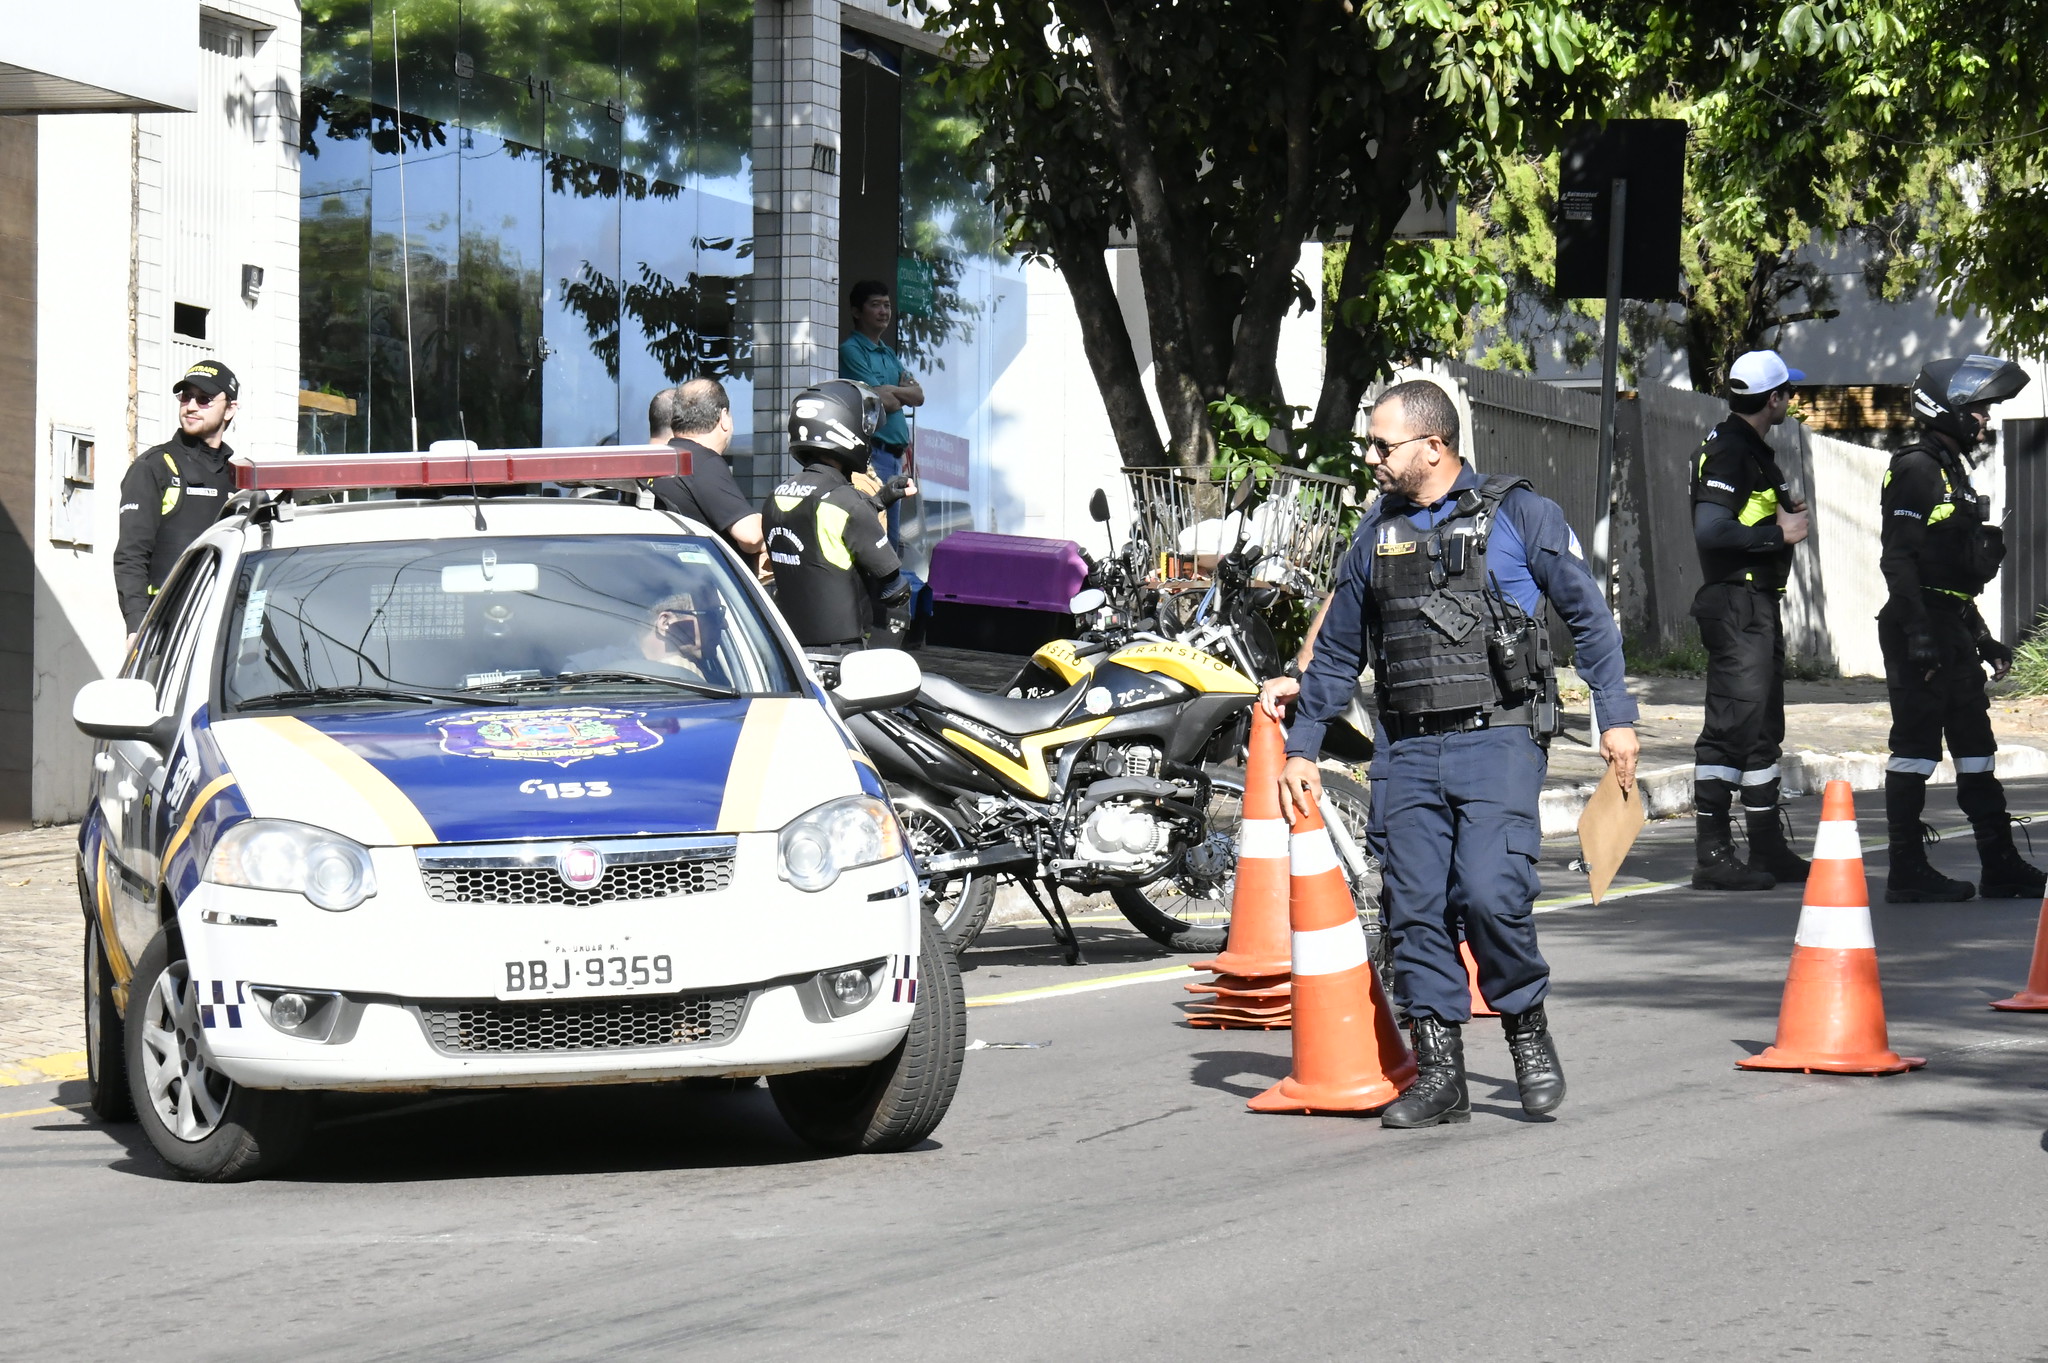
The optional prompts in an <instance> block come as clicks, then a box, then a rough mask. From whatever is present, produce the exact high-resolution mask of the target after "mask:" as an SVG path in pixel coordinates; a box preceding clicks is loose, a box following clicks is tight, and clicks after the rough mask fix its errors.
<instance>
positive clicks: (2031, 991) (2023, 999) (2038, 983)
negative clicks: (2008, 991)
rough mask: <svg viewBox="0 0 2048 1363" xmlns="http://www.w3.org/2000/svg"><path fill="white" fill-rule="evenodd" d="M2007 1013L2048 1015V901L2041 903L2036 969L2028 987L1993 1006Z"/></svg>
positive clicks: (2035, 940)
mask: <svg viewBox="0 0 2048 1363" xmlns="http://www.w3.org/2000/svg"><path fill="white" fill-rule="evenodd" d="M1991 1006H1992V1007H1993V1008H1996V1009H1999V1010H2000V1011H2002V1012H2007V1013H2048V899H2044V900H2042V901H2041V925H2040V926H2039V927H2037V928H2036V929H2035V930H2034V967H2033V969H2031V970H2029V971H2028V972H2027V987H2026V988H2025V989H2022V990H2020V992H2019V993H2017V994H2014V995H2013V996H2012V997H2011V998H2009V999H2000V1000H1999V1001H1998V1002H1996V1003H1994V1004H1992V1005H1991Z"/></svg>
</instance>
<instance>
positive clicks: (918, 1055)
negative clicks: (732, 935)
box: [768, 913, 967, 1155]
mask: <svg viewBox="0 0 2048 1363" xmlns="http://www.w3.org/2000/svg"><path fill="white" fill-rule="evenodd" d="M918 933H919V936H920V949H919V953H918V958H917V998H916V1000H915V1002H914V1003H913V1005H912V1007H911V1013H910V1030H909V1031H908V1032H907V1033H905V1034H904V1037H903V1040H902V1041H900V1042H898V1043H897V1045H896V1049H895V1050H893V1051H891V1052H889V1054H888V1055H886V1056H884V1057H882V1058H881V1059H880V1060H877V1061H875V1062H874V1063H872V1064H868V1065H862V1066H859V1067H858V1068H855V1069H833V1070H805V1071H802V1072H801V1073H798V1074H776V1075H770V1076H769V1078H768V1091H769V1092H770V1093H771V1094H773V1095H774V1098H775V1106H776V1107H777V1108H778V1109H779V1110H780V1111H781V1113H782V1118H783V1120H784V1121H786V1122H788V1123H789V1126H790V1129H791V1130H792V1131H794V1132H796V1134H797V1135H798V1136H800V1137H802V1138H803V1140H804V1141H805V1142H806V1143H808V1144H810V1145H814V1146H816V1147H817V1148H818V1149H820V1150H829V1151H831V1152H833V1153H835V1154H844V1155H855V1154H860V1155H869V1154H882V1153H886V1152H889V1151H894V1150H907V1149H909V1148H910V1147H911V1146H913V1145H916V1144H917V1143H918V1142H919V1141H921V1140H923V1139H924V1138H925V1137H926V1136H929V1135H931V1133H932V1132H933V1131H934V1130H936V1129H937V1128H938V1125H939V1122H940V1121H941V1119H943V1118H944V1117H945V1115H946V1109H947V1108H949V1107H951V1106H952V1105H953V1092H954V1090H955V1089H957V1088H958V1087H959V1086H960V1069H961V1066H962V1064H963V1063H964V1062H965V1060H966V1056H967V996H966V992H965V991H964V990H963V989H962V988H961V986H960V966H959V963H958V962H957V961H955V960H954V959H953V953H952V952H951V951H950V950H949V949H948V948H947V946H946V943H945V940H944V939H943V938H942V937H941V936H940V933H939V926H938V924H937V923H936V922H935V921H933V919H932V916H931V915H930V914H928V913H920V914H918Z"/></svg>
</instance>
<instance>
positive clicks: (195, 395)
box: [177, 388, 221, 407]
mask: <svg viewBox="0 0 2048 1363" xmlns="http://www.w3.org/2000/svg"><path fill="white" fill-rule="evenodd" d="M177 396H178V405H179V406H180V407H211V406H213V400H214V399H215V398H217V397H220V396H221V394H219V393H199V392H194V391H193V390H192V389H190V388H183V389H180V390H179V391H178V395H177Z"/></svg>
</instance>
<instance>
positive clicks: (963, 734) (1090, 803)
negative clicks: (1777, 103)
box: [848, 640, 1367, 961]
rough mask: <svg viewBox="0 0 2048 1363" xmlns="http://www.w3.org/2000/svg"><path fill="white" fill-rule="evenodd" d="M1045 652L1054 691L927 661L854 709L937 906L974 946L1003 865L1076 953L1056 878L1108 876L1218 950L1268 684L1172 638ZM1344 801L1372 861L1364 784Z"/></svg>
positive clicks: (1113, 890) (961, 942)
mask: <svg viewBox="0 0 2048 1363" xmlns="http://www.w3.org/2000/svg"><path fill="white" fill-rule="evenodd" d="M1063 645H1064V647H1063ZM1040 654H1041V658H1042V660H1043V661H1045V662H1046V663H1047V664H1048V665H1050V666H1053V667H1055V668H1056V669H1059V670H1060V671H1061V672H1062V673H1063V674H1064V675H1065V676H1066V679H1067V685H1066V686H1064V687H1063V688H1061V689H1059V690H1057V691H1054V692H1053V693H1052V694H1049V695H1043V696H1036V697H1021V696H1007V695H993V694H990V693H987V692H982V691H974V690H970V689H969V688H967V687H964V686H961V685H959V684H958V683H956V682H953V681H950V680H948V679H947V678H945V677H941V676H935V675H929V674H928V675H927V676H926V677H925V679H924V684H923V687H922V689H920V691H919V692H918V695H917V697H916V698H915V699H914V700H913V701H912V702H911V703H910V704H909V705H907V706H905V707H904V708H902V709H900V710H891V711H879V712H872V713H867V714H862V715H857V716H854V717H852V718H851V719H849V721H848V723H849V725H850V726H851V727H852V729H853V732H854V736H855V737H856V738H857V739H858V740H859V741H860V743H861V745H862V747H864V748H865V749H866V750H867V753H868V755H869V757H870V758H872V759H873V761H874V763H875V766H876V769H877V770H878V771H879V772H880V773H881V775H882V778H883V780H884V781H885V782H886V783H887V784H888V786H889V793H890V797H891V799H892V800H893V801H894V803H895V805H896V808H897V812H898V814H899V815H900V816H901V817H902V819H903V824H904V830H905V833H906V835H907V836H908V838H909V840H910V842H911V846H912V853H913V856H914V858H915V859H916V861H917V864H918V868H919V875H920V880H921V881H922V883H923V887H924V895H925V900H926V908H927V909H928V910H929V911H930V912H932V913H933V915H934V916H935V917H936V918H937V919H938V920H939V924H940V927H941V929H942V930H943V931H944V932H945V934H946V937H947V939H948V940H949V941H951V942H952V943H953V944H954V946H955V947H956V948H964V947H965V946H966V945H967V944H968V943H969V942H972V941H973V940H974V938H975V936H976V935H977V934H979V932H980V931H981V928H982V925H983V924H984V923H986V922H987V921H988V915H989V911H990V909H991V908H992V906H993V904H994V898H995V890H996V883H997V881H998V880H999V879H1004V878H1008V879H1014V880H1016V881H1017V882H1018V884H1019V885H1021V886H1022V887H1023V889H1024V891H1025V893H1026V894H1027V895H1029V896H1030V898H1031V900H1032V902H1033V903H1034V904H1036V905H1037V906H1038V909H1039V912H1040V913H1041V914H1043V915H1044V917H1045V919H1046V921H1047V923H1048V924H1049V925H1050V926H1051V927H1052V929H1053V931H1054V933H1055V934H1056V935H1057V936H1058V937H1059V939H1060V942H1061V944H1062V945H1063V946H1064V947H1065V948H1066V951H1067V957H1068V960H1069V961H1075V960H1078V959H1079V956H1080V948H1079V944H1078V943H1077V942H1076V940H1075V938H1074V934H1073V928H1072V926H1071V924H1070V923H1069V922H1068V920H1067V917H1066V913H1065V909H1064V906H1063V905H1062V903H1061V901H1060V892H1061V891H1062V890H1070V891H1073V892H1075V893H1078V894H1096V893H1101V892H1104V891H1106V892H1108V893H1109V895H1110V896H1111V897H1112V898H1113V899H1114V901H1115V902H1116V905H1117V907H1118V909H1119V910H1121V911H1122V913H1123V914H1124V916H1125V917H1126V918H1128V919H1129V920H1130V921H1131V923H1132V924H1133V925H1134V926H1135V927H1137V928H1138V929H1139V930H1140V931H1141V932H1143V933H1145V934H1146V935H1147V936H1149V937H1151V938H1152V939H1153V940H1154V941H1157V942H1159V943H1160V944H1162V945H1163V946H1165V947H1167V948H1168V949H1169V950H1173V951H1185V952H1206V951H1217V950H1221V949H1222V947H1223V944H1224V939H1225V937H1226V936H1227V934H1228V931H1229V924H1230V898H1231V893H1232V890H1233V887H1234V885H1235V883H1236V866H1237V834H1238V824H1239V822H1240V819H1241V812H1240V804H1241V801H1242V798H1243V794H1244V772H1243V766H1242V764H1241V759H1240V757H1239V753H1240V744H1241V738H1240V735H1241V733H1242V731H1243V724H1242V721H1243V719H1244V716H1245V713H1246V711H1247V710H1248V709H1249V707H1250V706H1251V704H1252V702H1253V701H1254V700H1255V699H1256V697H1257V694H1258V688H1257V686H1256V685H1255V684H1254V683H1253V682H1252V680H1251V679H1250V678H1249V677H1247V676H1245V675H1244V674H1243V673H1241V672H1239V671H1237V670H1236V669H1234V668H1231V667H1229V666H1227V665H1226V664H1224V663H1222V662H1220V661H1219V660H1217V659H1216V658H1213V657H1211V656H1210V655H1208V654H1206V653H1203V652H1201V651H1200V650H1198V649H1194V648H1190V647H1188V646H1187V645H1185V644H1179V643H1172V642H1168V641H1162V640H1144V641H1139V642H1135V643H1131V644H1128V645H1126V646H1124V647H1120V648H1116V649H1114V650H1113V651H1111V652H1109V653H1108V654H1107V655H1106V656H1104V657H1102V658H1100V659H1099V660H1090V661H1092V664H1093V665H1092V666H1089V665H1085V664H1084V662H1083V660H1082V659H1081V658H1080V656H1079V655H1078V653H1074V652H1073V650H1072V644H1071V641H1062V643H1059V644H1050V645H1047V646H1046V648H1045V649H1042V650H1040ZM1332 775H1333V776H1334V773H1333V774H1332ZM1341 779H1342V778H1339V780H1340V781H1341ZM1345 784H1351V783H1345ZM1347 803H1348V804H1350V805H1351V806H1352V808H1349V809H1344V808H1342V806H1343V805H1344V804H1347ZM1338 804H1339V807H1340V809H1339V812H1340V814H1341V816H1342V817H1341V820H1340V821H1341V822H1342V824H1343V825H1344V828H1343V829H1340V830H1339V839H1338V840H1339V842H1340V844H1341V845H1342V846H1340V851H1345V850H1346V848H1348V854H1347V856H1346V860H1347V862H1348V863H1349V864H1350V865H1351V866H1354V867H1356V868H1357V869H1358V870H1359V871H1360V872H1361V873H1363V871H1364V868H1365V866H1366V865H1367V862H1366V858H1365V857H1364V855H1363V852H1362V850H1361V849H1360V848H1359V847H1358V845H1357V840H1358V838H1360V837H1362V835H1363V825H1364V815H1363V810H1364V807H1365V795H1364V791H1363V790H1362V789H1359V790H1356V791H1353V792H1340V794H1339V800H1338ZM1041 890H1042V891H1043V894H1042V895H1041Z"/></svg>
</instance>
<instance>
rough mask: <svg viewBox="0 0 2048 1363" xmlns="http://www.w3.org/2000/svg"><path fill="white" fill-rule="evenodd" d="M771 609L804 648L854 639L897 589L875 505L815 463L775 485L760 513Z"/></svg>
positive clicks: (896, 570)
mask: <svg viewBox="0 0 2048 1363" xmlns="http://www.w3.org/2000/svg"><path fill="white" fill-rule="evenodd" d="M761 522H762V534H763V537H764V538H765V539H766V540H767V547H768V561H769V562H770V563H772V564H773V565H774V567H775V604H776V606H777V607H778V608H780V610H781V611H782V616H783V618H784V619H785V620H787V621H789V627H790V628H791V629H792V630H794V631H796V637H797V639H798V640H799V641H801V642H802V643H803V644H804V645H806V646H807V647H808V646H819V645H825V644H845V643H855V642H858V641H859V640H860V638H861V636H862V635H863V634H864V633H865V632H866V630H867V627H868V625H869V624H870V623H872V619H873V608H872V607H871V606H870V604H869V600H868V595H869V592H868V587H869V584H870V583H872V584H873V585H874V588H875V594H876V595H877V596H879V597H880V599H882V600H883V601H885V602H886V601H889V600H890V599H891V598H892V596H900V595H901V594H902V590H903V580H902V568H903V565H902V563H901V562H900V561H899V560H898V559H897V557H896V551H895V550H894V549H892V548H890V547H889V534H888V532H887V531H886V530H884V529H883V527H882V518H881V516H880V515H879V514H878V513H877V512H876V510H875V504H874V502H872V501H871V500H869V499H868V498H867V497H865V496H862V495H861V492H860V490H859V489H858V488H856V487H854V486H853V484H851V483H849V482H848V481H847V480H846V475H845V474H843V473H841V472H840V471H839V469H838V467H837V466H836V465H834V464H832V463H831V462H829V461H826V460H820V461H819V462H818V463H815V464H812V465H810V466H808V467H807V468H805V469H804V471H803V472H802V473H799V474H796V475H794V476H792V477H789V478H785V479H783V480H782V482H781V483H780V484H778V485H777V486H776V489H775V493H774V495H773V496H771V497H770V498H769V499H768V505H767V507H766V508H765V509H764V510H763V511H762V513H761Z"/></svg>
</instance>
